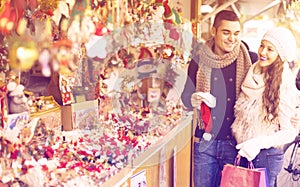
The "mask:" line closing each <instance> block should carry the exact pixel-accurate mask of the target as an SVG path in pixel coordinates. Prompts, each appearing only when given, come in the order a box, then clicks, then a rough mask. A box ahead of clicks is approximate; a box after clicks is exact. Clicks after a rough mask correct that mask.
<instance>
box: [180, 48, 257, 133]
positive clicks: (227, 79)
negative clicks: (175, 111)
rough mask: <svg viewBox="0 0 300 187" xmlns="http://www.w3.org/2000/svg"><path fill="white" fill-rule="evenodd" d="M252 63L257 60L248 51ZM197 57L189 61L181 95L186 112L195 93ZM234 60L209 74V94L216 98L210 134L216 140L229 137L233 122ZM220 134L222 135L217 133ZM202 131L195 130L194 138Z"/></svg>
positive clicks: (234, 96)
mask: <svg viewBox="0 0 300 187" xmlns="http://www.w3.org/2000/svg"><path fill="white" fill-rule="evenodd" d="M249 55H250V58H251V61H252V63H254V62H256V61H257V60H258V56H257V54H256V53H254V52H250V51H249ZM199 58H201V57H199V56H195V57H193V58H192V59H191V61H190V63H189V66H188V75H187V79H186V83H185V86H184V89H183V92H182V94H181V100H182V102H183V104H184V105H185V107H186V108H187V109H188V110H192V104H191V96H192V94H193V93H194V92H195V91H196V89H195V87H196V76H197V71H198V62H199ZM235 75H236V60H235V61H234V63H232V64H231V65H229V66H227V67H224V68H222V69H217V68H214V69H212V72H211V94H212V95H214V96H215V97H216V98H217V106H216V107H215V108H212V109H211V117H212V120H213V129H212V131H211V133H212V134H214V135H215V138H217V139H226V138H227V137H228V136H231V129H230V126H231V124H232V123H233V121H234V104H235V100H236V93H235V92H236V89H235V88H236V83H235V82H236V77H235ZM219 132H222V133H219ZM202 134H203V131H201V130H200V129H198V128H196V132H195V136H197V137H199V138H200V137H201V136H202Z"/></svg>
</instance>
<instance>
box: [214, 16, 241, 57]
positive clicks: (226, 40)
mask: <svg viewBox="0 0 300 187" xmlns="http://www.w3.org/2000/svg"><path fill="white" fill-rule="evenodd" d="M240 32H241V25H240V23H239V22H238V21H227V20H223V21H222V22H221V25H220V26H219V27H218V28H215V27H213V28H212V32H211V34H212V36H213V37H214V39H215V46H214V49H213V50H214V52H215V53H216V54H217V55H224V54H226V53H229V52H231V51H232V50H233V49H234V47H235V45H236V44H237V43H238V41H239V40H240V39H239V37H240Z"/></svg>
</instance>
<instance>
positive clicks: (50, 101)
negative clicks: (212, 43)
mask: <svg viewBox="0 0 300 187" xmlns="http://www.w3.org/2000/svg"><path fill="white" fill-rule="evenodd" d="M0 2H1V3H0V34H1V35H0V40H1V46H0V47H1V48H0V52H1V53H0V101H1V102H0V106H1V107H0V108H1V118H0V129H1V134H0V138H1V145H0V186H11V185H19V186H128V185H131V186H135V185H138V184H145V185H149V186H159V185H166V186H170V185H171V184H174V185H175V184H176V185H178V186H189V184H190V173H191V172H190V169H191V168H190V162H191V134H192V125H191V113H189V112H187V111H186V110H185V109H184V107H183V105H182V103H181V100H180V94H181V91H182V89H183V84H184V81H185V79H186V75H185V72H186V67H187V62H188V61H189V58H190V55H191V45H192V42H194V40H195V39H194V38H193V32H192V31H193V30H192V27H191V23H190V22H188V21H186V20H184V18H183V17H182V6H183V5H182V4H181V3H179V2H178V3H171V2H169V1H168V0H145V1H137V0H131V1H129V0H111V1H107V0H91V1H88V0H77V1H75V0H1V1H0ZM41 80H46V81H45V82H43V83H42V82H41ZM179 177H180V180H178V179H179Z"/></svg>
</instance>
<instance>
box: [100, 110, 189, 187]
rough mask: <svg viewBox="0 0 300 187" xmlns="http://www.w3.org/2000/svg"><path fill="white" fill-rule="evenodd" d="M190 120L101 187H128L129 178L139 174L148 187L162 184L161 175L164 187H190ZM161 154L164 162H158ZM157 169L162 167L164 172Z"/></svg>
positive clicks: (183, 122)
mask: <svg viewBox="0 0 300 187" xmlns="http://www.w3.org/2000/svg"><path fill="white" fill-rule="evenodd" d="M191 119H192V118H191V115H189V116H188V117H186V118H185V119H182V120H181V121H180V123H179V124H178V126H176V127H175V128H173V129H172V130H171V131H170V132H169V133H168V134H167V135H166V136H165V137H164V138H163V139H161V140H160V141H159V142H157V143H156V144H155V145H153V146H151V147H150V148H149V149H147V150H145V151H144V152H143V153H141V154H140V155H139V156H138V157H137V158H135V159H134V160H132V161H131V163H130V164H129V165H128V166H127V167H125V168H123V169H122V170H121V171H120V172H118V173H117V174H116V175H114V176H112V177H111V178H109V179H108V180H107V181H106V182H105V183H104V184H101V187H111V186H128V184H130V180H131V177H132V176H133V175H135V174H137V173H139V172H141V171H145V172H146V184H147V186H159V182H163V180H164V179H161V180H160V176H161V178H164V175H165V182H166V186H190V177H191V139H192V136H191V135H192V125H191ZM162 154H164V158H165V159H163V158H161V157H162V156H161V155H162ZM164 161H165V162H164ZM164 164H165V165H164ZM163 165H164V166H163ZM160 167H164V171H162V170H163V169H161V168H160ZM174 183H175V184H174Z"/></svg>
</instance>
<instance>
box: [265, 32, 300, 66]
mask: <svg viewBox="0 0 300 187" xmlns="http://www.w3.org/2000/svg"><path fill="white" fill-rule="evenodd" d="M262 40H267V41H269V42H271V43H272V44H273V45H274V46H275V48H276V50H277V52H278V55H279V57H280V58H281V60H282V61H287V62H293V61H294V60H296V47H297V46H296V39H295V37H294V35H293V33H292V32H291V31H290V30H288V29H286V28H284V27H277V28H272V29H270V30H268V31H267V32H266V33H265V35H264V36H263V38H262Z"/></svg>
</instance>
